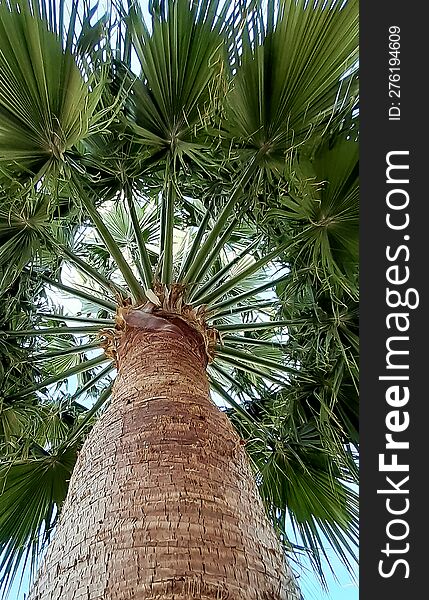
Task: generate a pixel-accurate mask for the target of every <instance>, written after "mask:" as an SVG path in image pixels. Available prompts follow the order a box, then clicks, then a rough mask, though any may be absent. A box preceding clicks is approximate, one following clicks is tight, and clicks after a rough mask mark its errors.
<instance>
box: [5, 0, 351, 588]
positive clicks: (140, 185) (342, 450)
mask: <svg viewBox="0 0 429 600" xmlns="http://www.w3.org/2000/svg"><path fill="white" fill-rule="evenodd" d="M66 13H67V7H66V5H65V3H64V2H62V1H60V2H57V3H55V2H47V1H46V2H45V1H43V2H42V1H41V2H36V1H35V0H19V1H18V2H16V3H14V4H13V5H11V4H9V3H8V2H4V1H3V0H2V1H0V188H1V193H2V213H1V214H0V225H1V229H0V232H2V235H3V238H2V246H1V248H0V267H1V273H2V285H1V288H2V293H3V294H4V296H5V297H7V298H9V297H10V294H11V290H12V289H13V286H16V285H17V284H18V281H19V280H20V279H21V278H22V281H25V282H26V286H25V287H24V288H21V289H22V297H23V302H22V303H21V304H20V305H13V306H12V309H11V312H10V313H9V315H8V318H7V319H3V327H4V330H5V332H6V333H5V337H4V339H5V340H6V345H5V346H4V347H3V346H1V347H0V350H1V351H2V352H3V354H4V356H5V357H8V359H9V363H10V365H11V366H10V367H8V369H7V371H6V373H5V375H4V377H3V380H2V387H1V390H2V400H1V402H2V404H1V406H2V411H1V413H0V414H1V420H2V428H0V431H1V432H2V438H1V441H0V443H1V446H2V453H3V457H4V458H3V464H2V467H1V468H0V480H1V482H2V495H1V497H0V506H1V508H2V510H1V516H0V544H1V546H0V548H1V554H0V557H1V558H0V570H1V571H2V572H3V585H4V588H5V589H7V586H8V585H9V584H10V582H11V580H12V579H13V577H14V576H15V574H16V573H17V571H18V568H19V565H20V563H21V561H22V559H24V560H26V559H28V558H29V557H30V558H31V562H32V565H33V567H34V565H35V564H36V558H37V556H38V554H40V552H41V550H43V549H44V546H45V542H47V541H48V540H49V538H50V537H51V534H52V532H53V530H54V529H55V535H54V536H53V539H52V542H51V543H50V545H49V547H48V549H47V552H46V555H45V557H44V564H43V565H42V568H41V570H40V571H39V573H38V576H37V579H36V581H35V583H34V586H33V589H32V592H31V593H30V599H32V600H35V599H36V598H37V599H38V600H41V599H42V598H43V599H44V598H46V599H47V598H60V597H61V598H63V597H65V598H69V597H70V598H71V597H79V595H81V596H82V597H88V598H91V599H94V600H95V599H96V598H113V597H118V598H129V597H138V598H152V597H155V596H156V597H160V598H172V597H180V598H205V597H206V598H221V597H234V598H235V597H237V598H238V597H245V598H249V599H250V598H255V599H256V598H265V597H266V598H282V599H286V598H287V599H294V598H298V597H299V596H300V592H299V590H298V586H297V583H296V581H295V578H294V576H293V574H292V571H291V569H290V567H289V566H287V564H286V563H285V560H284V549H287V550H289V551H291V550H292V545H291V542H290V532H289V530H288V529H287V528H286V521H287V519H288V518H290V519H291V522H292V524H293V525H294V526H295V527H296V528H297V530H298V531H299V532H300V534H301V539H302V542H303V543H304V544H305V545H306V546H308V547H309V549H310V550H311V553H312V555H311V556H312V559H313V561H314V563H315V565H316V568H317V569H318V571H319V573H320V574H321V576H322V578H323V573H322V566H321V562H320V552H321V550H320V532H322V533H323V534H325V535H327V537H328V539H329V540H330V542H331V544H332V545H333V547H334V549H336V551H337V552H338V553H339V554H340V556H341V557H342V558H343V559H344V560H345V561H347V560H348V558H347V553H348V552H349V551H350V552H352V548H351V546H350V544H353V543H354V542H355V540H356V498H355V494H354V493H353V491H352V490H350V489H349V488H348V487H347V482H349V481H353V480H354V479H353V478H354V477H355V471H354V460H353V457H351V450H350V444H356V442H357V440H356V436H355V433H354V430H353V429H352V427H351V426H349V422H350V411H349V412H347V410H348V408H347V407H349V406H350V402H351V401H349V399H350V395H349V394H348V393H347V392H346V393H344V389H348V388H347V385H349V386H351V388H352V387H353V378H354V377H355V373H354V371H353V368H350V369H348V370H347V369H346V374H350V378H351V384H350V383H349V384H348V382H347V377H346V376H344V385H343V379H342V377H343V375H342V373H343V372H344V365H347V366H350V365H352V360H351V359H350V358H349V355H348V354H347V352H348V351H349V348H350V345H349V341H350V340H351V339H352V333H353V331H352V333H350V335H349V337H347V334H345V333H344V327H343V326H342V325H343V321H341V324H340V325H341V326H340V325H338V320H336V321H334V324H336V325H338V327H337V330H338V331H340V329H341V331H340V333H341V335H342V337H341V340H342V346H340V348H343V349H344V352H345V354H346V357H345V358H344V353H343V355H342V362H341V360H340V358H341V357H339V356H338V353H336V354H335V357H334V358H333V359H332V361H331V363H330V364H329V365H328V366H327V365H326V364H325V365H324V369H323V368H320V369H319V370H317V369H316V368H315V365H318V363H319V359H320V356H321V355H322V353H321V352H320V351H319V349H318V346H317V345H316V348H315V349H314V348H313V353H311V352H307V351H305V352H303V351H302V345H303V342H302V340H307V335H308V333H307V330H306V329H305V326H307V327H308V324H309V323H310V321H309V319H308V316H307V315H306V311H308V310H312V308H314V307H315V306H316V305H317V303H318V302H320V301H321V299H322V298H323V297H324V296H325V297H326V296H328V298H329V299H330V300H332V299H335V301H336V304H335V306H336V307H338V306H340V305H341V306H342V305H345V304H346V302H347V303H348V302H351V301H352V300H353V298H354V281H355V273H354V269H355V266H356V256H355V250H356V248H355V245H354V243H353V239H354V238H353V236H354V214H353V211H354V210H355V206H356V194H355V188H356V180H355V177H352V176H351V173H352V172H354V171H353V169H354V167H355V164H356V155H355V147H356V142H355V140H354V139H350V138H353V133H352V131H353V130H352V129H351V126H350V123H349V115H350V114H351V112H352V110H353V107H354V106H355V83H356V72H355V62H356V51H357V50H356V47H357V6H356V2H354V1H348V2H345V3H342V2H336V1H335V0H333V1H328V2H323V3H319V2H315V3H313V4H312V5H309V4H307V2H304V1H301V0H300V1H298V2H288V1H286V0H279V1H278V2H275V1H274V0H273V1H271V0H268V1H267V2H257V1H249V2H245V3H243V2H237V3H235V2H234V3H221V2H218V1H216V0H213V1H211V0H201V1H199V2H188V1H187V0H168V1H166V2H153V3H151V13H150V19H147V20H145V18H144V16H143V14H142V12H141V10H140V8H139V6H138V5H136V4H134V3H124V4H123V5H120V6H116V5H115V7H111V8H110V10H109V11H108V13H107V14H106V15H103V16H102V17H101V18H98V20H95V23H93V21H94V19H97V17H96V11H95V9H90V8H88V7H87V6H86V5H85V6H80V4H79V3H77V2H75V3H73V4H72V8H71V11H70V14H69V15H68V16H67V15H66ZM136 60H138V62H139V67H140V72H139V74H138V75H136V74H135V71H136V68H135V62H136ZM332 145H334V151H335V147H337V148H341V153H340V156H344V157H345V158H344V160H343V161H338V170H337V169H336V167H335V164H336V163H332V162H329V156H330V153H331V152H332V148H331V146H332ZM349 150H350V151H349ZM331 158H332V156H331ZM324 161H325V162H324ZM326 161H328V163H329V164H330V165H331V170H330V172H327V171H326V170H325V172H324V173H325V174H324V175H322V177H321V176H320V174H321V173H323V169H321V166H320V165H323V164H325V163H326ZM328 171H329V170H328ZM325 178H326V179H325ZM322 182H324V183H323V185H322ZM321 213H323V214H321ZM315 217H317V218H316V219H315ZM286 220H287V221H286ZM283 222H285V223H286V222H287V223H288V225H287V227H286V226H285V227H284V228H283V227H282V225H281V223H283ZM316 232H317V235H316V237H317V236H318V235H319V233H320V232H322V233H321V236H322V238H321V241H320V243H319V245H318V246H316V247H318V248H319V250H320V256H317V255H316V254H315V252H314V251H312V250H311V248H312V246H311V243H312V241H313V240H314V239H315V234H316ZM349 238H350V239H349ZM329 244H330V245H329ZM327 256H328V257H329V260H327V259H326V257H327ZM313 267H314V269H313ZM309 271H311V273H310V274H309ZM297 281H298V282H300V283H298V284H297ZM303 281H305V283H302V282H303ZM316 287H317V290H318V291H317V294H316V296H315V295H314V294H313V300H312V302H310V301H309V299H308V298H309V297H310V296H311V295H312V290H313V291H314V289H315V288H316ZM304 290H306V291H304ZM327 290H328V292H327ZM285 293H286V294H287V296H286V297H285V296H284V294H285ZM290 293H291V294H292V295H289V294H290ZM341 294H343V296H342V297H341ZM315 297H316V300H315V299H314V298H315ZM65 298H68V299H69V300H68V301H67V300H65ZM70 300H72V302H71V301H70ZM331 306H333V304H332V302H331ZM297 310H298V312H299V313H300V315H299V318H297V312H296V311H297ZM333 312H334V313H335V314H336V311H335V310H334V311H333ZM302 323H304V326H301V325H302ZM346 329H347V328H346ZM349 329H350V328H348V329H347V331H349ZM316 330H317V332H319V329H318V328H317V327H316ZM325 332H326V328H325V329H324V331H323V333H321V334H320V335H321V337H323V336H325V337H323V339H324V340H325V341H326V339H327V340H328V341H329V340H332V332H330V333H329V332H328V334H325ZM354 341H355V339H354V337H353V342H354ZM3 344H4V342H3ZM100 347H101V348H102V350H101V349H100ZM300 348H301V352H300V351H299V349H300ZM23 356H25V358H23ZM335 359H337V360H336V362H335ZM334 362H335V364H333V363H334ZM340 362H341V364H340ZM22 364H25V366H26V369H25V378H24V381H20V380H19V379H18V378H17V376H16V372H17V369H19V368H20V365H22ZM29 365H30V368H29ZM327 373H329V375H330V377H331V378H333V380H334V382H335V391H333V389H334V388H333V387H332V386H331V393H329V392H328V391H327V390H328V389H329V388H328V387H327V386H326V385H325V381H324V382H323V385H322V388H323V390H324V396H323V400H322V401H321V400H320V398H321V395H320V393H319V392H320V389H321V385H320V380H319V379H318V377H319V376H321V377H323V379H324V380H325V379H326V374H327ZM210 389H211V390H212V394H213V395H212V398H213V399H214V400H216V402H217V403H218V404H219V403H222V404H224V405H225V404H226V405H228V406H229V408H228V410H226V411H225V410H224V411H220V410H219V408H218V407H217V406H216V404H215V403H214V402H213V400H212V399H211V397H210ZM305 395H306V396H305ZM300 397H306V398H307V399H308V400H309V403H308V406H309V407H310V411H311V412H310V414H308V412H307V413H306V411H305V407H301V408H300V407H299V402H298V398H300ZM91 399H94V402H93V404H92V406H90V408H88V402H89V401H90V400H91ZM327 407H329V410H326V408H327ZM322 409H323V410H322ZM344 414H347V415H348V420H347V419H346V418H343V415H344ZM11 415H13V417H14V418H10V416H11ZM228 417H229V418H228ZM6 422H7V423H8V427H7V428H5V427H4V423H6ZM233 425H234V426H235V427H233ZM270 520H271V524H270V522H269V521H270ZM276 532H277V533H278V536H276ZM280 542H283V546H284V548H283V549H282V548H281V545H280Z"/></svg>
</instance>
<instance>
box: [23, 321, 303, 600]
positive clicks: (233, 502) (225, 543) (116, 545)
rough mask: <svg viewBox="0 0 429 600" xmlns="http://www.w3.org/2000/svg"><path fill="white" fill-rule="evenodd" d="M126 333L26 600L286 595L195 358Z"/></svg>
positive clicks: (263, 522)
mask: <svg viewBox="0 0 429 600" xmlns="http://www.w3.org/2000/svg"><path fill="white" fill-rule="evenodd" d="M175 327H176V326H174V325H173V326H172V327H170V328H169V327H164V328H163V329H160V330H152V331H150V330H147V329H141V328H139V327H128V328H127V331H126V333H125V334H124V337H123V339H122V341H121V344H120V348H119V351H118V364H119V370H118V377H117V379H116V382H115V386H114V392H113V396H112V402H111V406H110V407H109V408H108V410H106V412H105V413H104V414H103V415H102V416H101V418H100V419H99V420H98V422H97V423H96V425H95V426H94V428H93V430H92V432H91V433H90V435H89V437H88V438H87V440H86V442H85V444H84V446H83V447H82V450H81V452H80V455H79V458H78V462H77V464H76V468H75V470H74V472H73V476H72V478H71V481H70V487H69V492H68V496H67V499H66V502H65V505H64V507H63V510H62V515H61V518H60V520H59V523H58V526H57V529H56V532H55V537H54V539H53V541H52V543H51V545H50V547H49V549H48V551H47V554H46V557H45V559H44V564H43V565H42V568H41V570H40V572H39V575H38V577H37V580H36V582H35V584H34V586H33V589H32V591H31V593H30V596H29V600H60V599H61V600H83V599H85V600H98V599H103V600H113V599H115V600H130V599H131V598H132V599H135V600H155V599H157V600H173V599H174V600H185V599H186V600H190V599H195V600H197V599H198V600H201V599H218V600H219V599H226V598H228V599H229V600H233V599H243V600H256V599H258V600H296V599H297V598H298V597H299V593H298V592H297V588H296V586H295V583H294V581H293V579H292V576H291V574H290V571H289V569H288V567H287V566H286V565H285V563H284V559H283V555H282V552H281V550H280V547H279V544H278V542H277V539H276V536H275V533H274V531H273V530H272V527H271V525H270V524H269V522H268V520H267V518H266V516H265V512H264V508H263V505H262V502H261V500H260V498H259V496H258V491H257V488H256V485H255V481H254V478H253V476H252V473H251V470H250V466H249V463H248V460H247V457H246V455H245V452H244V449H243V446H242V444H241V443H240V439H239V437H238V435H237V434H236V433H235V431H234V430H233V428H232V426H231V424H230V422H229V420H228V419H227V417H226V416H225V415H224V414H222V413H221V411H219V409H218V408H217V407H216V405H215V404H214V403H213V402H212V401H211V399H210V396H209V388H208V382H207V377H206V370H205V367H206V364H205V363H206V360H205V352H204V351H202V347H201V344H200V341H198V340H197V338H196V337H195V336H192V335H185V334H184V333H183V332H182V333H178V332H177V330H175Z"/></svg>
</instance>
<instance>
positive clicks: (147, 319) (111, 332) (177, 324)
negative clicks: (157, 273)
mask: <svg viewBox="0 0 429 600" xmlns="http://www.w3.org/2000/svg"><path fill="white" fill-rule="evenodd" d="M184 292H185V287H184V286H183V285H182V284H179V283H175V284H173V285H172V286H171V287H170V288H169V289H167V288H166V286H164V285H163V284H161V283H156V284H155V285H154V292H151V293H150V298H151V300H148V301H147V302H146V303H145V304H140V305H133V304H132V301H131V298H125V299H124V298H120V299H119V300H118V308H117V310H116V316H115V327H110V328H104V329H102V330H101V331H100V333H99V337H100V338H101V343H100V345H101V347H102V348H103V349H104V352H105V354H106V356H108V357H109V358H112V359H113V360H114V361H115V363H116V366H117V367H119V357H118V349H119V347H120V346H121V344H123V343H124V334H125V333H126V332H128V331H129V330H130V329H132V328H134V329H144V330H145V331H147V332H154V333H155V332H161V331H162V332H163V333H164V334H166V335H168V336H170V335H171V336H173V337H176V338H177V337H184V338H186V339H187V341H188V343H189V344H191V345H192V347H193V349H194V352H195V353H196V354H197V355H198V357H199V358H200V359H201V360H202V361H203V362H204V364H207V363H209V362H211V361H212V360H213V354H214V347H215V345H216V342H217V341H218V337H219V334H218V332H217V330H216V329H215V328H214V327H209V326H207V323H206V308H205V306H199V307H198V308H196V309H195V308H193V307H192V306H191V305H189V304H185V303H184ZM148 296H149V294H148Z"/></svg>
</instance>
